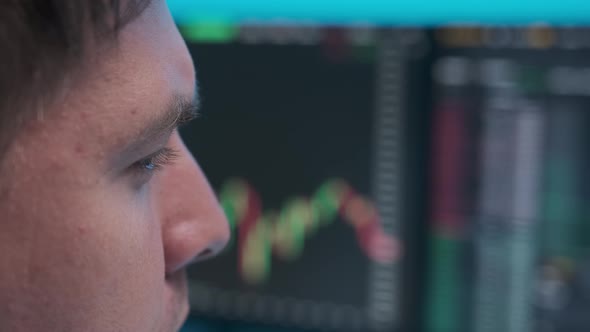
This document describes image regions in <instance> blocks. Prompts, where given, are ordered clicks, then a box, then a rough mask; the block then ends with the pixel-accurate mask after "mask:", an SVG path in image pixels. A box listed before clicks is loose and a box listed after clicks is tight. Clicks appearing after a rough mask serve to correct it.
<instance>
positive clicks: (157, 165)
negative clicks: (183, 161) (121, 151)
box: [132, 148, 179, 175]
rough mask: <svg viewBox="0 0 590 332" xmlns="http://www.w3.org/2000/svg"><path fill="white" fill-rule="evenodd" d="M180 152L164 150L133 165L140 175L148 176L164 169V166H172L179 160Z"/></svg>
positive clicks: (169, 149)
mask: <svg viewBox="0 0 590 332" xmlns="http://www.w3.org/2000/svg"><path fill="white" fill-rule="evenodd" d="M178 156H179V154H178V151H176V150H174V149H171V148H163V149H161V150H159V151H158V152H156V153H154V154H152V155H150V156H148V157H146V158H144V159H141V160H139V161H137V162H136V163H135V164H133V166H132V167H133V170H134V171H136V172H138V173H139V174H147V175H150V174H151V173H153V172H155V171H158V170H160V169H162V168H163V167H164V166H167V165H170V164H172V163H173V162H174V160H176V158H178Z"/></svg>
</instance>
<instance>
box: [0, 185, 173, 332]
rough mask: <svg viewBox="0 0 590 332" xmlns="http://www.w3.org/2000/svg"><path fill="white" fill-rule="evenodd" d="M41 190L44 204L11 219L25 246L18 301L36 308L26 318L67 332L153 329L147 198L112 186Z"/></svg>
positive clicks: (160, 266) (157, 298)
mask: <svg viewBox="0 0 590 332" xmlns="http://www.w3.org/2000/svg"><path fill="white" fill-rule="evenodd" d="M43 191H44V190H43V189H40V192H37V196H38V197H44V198H45V199H44V200H42V201H37V202H30V201H29V203H30V205H34V207H35V208H34V209H30V208H29V209H26V208H25V207H23V209H18V210H15V211H16V212H18V213H17V214H18V215H15V216H14V217H15V220H19V223H20V226H21V228H20V229H21V230H22V231H20V234H21V236H20V238H21V239H22V240H23V241H24V243H22V244H21V248H22V250H20V252H18V259H17V260H16V261H14V264H15V265H20V266H19V269H16V270H15V278H14V279H15V280H19V283H21V284H22V285H21V286H22V287H21V289H20V290H19V291H17V293H16V296H20V297H21V299H19V301H23V306H24V305H26V306H28V307H29V308H34V309H33V310H30V311H31V313H30V315H32V316H36V317H37V319H39V320H40V321H41V322H43V321H44V322H48V321H56V323H55V324H56V328H57V327H60V328H64V327H68V328H72V330H81V327H83V326H86V327H88V330H105V331H106V330H113V331H115V330H121V329H122V330H129V331H132V330H135V331H140V330H142V331H149V330H150V329H151V328H153V326H156V325H158V324H159V323H160V322H159V321H160V320H161V319H162V317H161V315H162V314H163V312H164V304H163V298H164V295H165V294H164V290H165V282H164V259H163V246H162V240H161V227H160V225H159V222H158V220H157V218H156V217H155V216H154V215H153V213H152V210H151V204H150V202H149V200H148V199H146V198H145V197H142V196H141V195H139V196H137V195H133V194H132V193H131V192H130V191H129V189H121V190H113V188H112V187H111V188H108V190H107V189H106V188H103V189H101V188H99V187H96V188H93V190H86V191H79V192H72V191H60V190H58V189H55V188H53V189H52V190H51V192H47V193H44V192H43ZM28 192H30V191H28ZM103 193H108V194H103ZM47 197H51V198H50V199H47ZM20 201H22V200H20ZM64 202H67V204H64ZM19 210H20V211H19ZM17 232H19V231H17V230H14V231H13V233H15V234H16V233H17ZM17 237H18V236H17ZM15 245H16V244H15ZM0 247H1V245H0ZM3 271H4V270H3ZM0 279H1V278H0ZM23 295H24V296H23ZM0 307H1V304H0ZM64 312H65V313H68V314H67V317H64V314H63V313H64ZM57 320H59V321H57ZM61 324H66V326H63V325H61ZM97 327H100V328H98V329H97ZM115 327H116V328H115Z"/></svg>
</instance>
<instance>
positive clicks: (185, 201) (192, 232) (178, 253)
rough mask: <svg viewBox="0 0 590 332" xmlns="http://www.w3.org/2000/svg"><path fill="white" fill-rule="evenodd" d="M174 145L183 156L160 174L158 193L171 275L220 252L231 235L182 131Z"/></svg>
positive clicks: (165, 253)
mask: <svg viewBox="0 0 590 332" xmlns="http://www.w3.org/2000/svg"><path fill="white" fill-rule="evenodd" d="M170 144H171V145H172V147H173V148H174V149H176V150H177V151H178V152H179V158H178V159H177V160H176V161H175V162H174V164H173V165H169V166H167V168H166V169H164V170H163V171H162V173H161V174H160V175H159V177H160V179H159V186H158V187H159V189H158V194H157V196H156V198H157V199H158V201H159V202H158V206H159V213H160V219H161V222H162V240H163V245H164V257H165V262H166V274H167V275H170V274H174V273H175V272H177V271H178V270H182V269H183V268H185V267H186V266H187V265H189V264H191V263H193V262H197V261H200V260H203V259H206V258H209V257H212V256H215V255H217V254H218V253H219V252H220V251H221V250H222V249H223V248H224V247H225V245H226V244H227V242H228V240H229V234H230V231H229V224H228V222H227V220H226V218H225V215H224V213H223V212H222V210H221V207H220V206H219V204H218V202H217V199H216V197H215V195H214V194H213V191H212V190H211V188H210V186H209V183H208V182H207V179H206V178H205V176H204V175H203V173H202V171H201V169H200V168H199V166H198V164H197V162H196V161H195V160H194V158H193V157H192V155H191V153H190V152H189V151H188V149H187V148H186V146H185V145H184V143H183V142H182V139H181V138H180V136H179V135H178V133H175V134H174V136H173V137H172V139H171V142H170Z"/></svg>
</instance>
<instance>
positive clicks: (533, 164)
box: [179, 21, 590, 332]
mask: <svg viewBox="0 0 590 332" xmlns="http://www.w3.org/2000/svg"><path fill="white" fill-rule="evenodd" d="M179 25H180V27H181V30H182V32H183V34H184V36H185V38H186V39H187V42H188V45H189V50H190V51H191V53H192V54H193V55H194V59H195V63H196V66H197V77H198V79H199V92H200V95H201V98H202V101H201V102H202V116H201V119H199V120H197V121H196V122H195V123H194V124H191V125H189V126H187V127H186V128H184V129H183V130H182V134H183V137H184V139H185V142H186V143H187V145H188V147H189V149H190V150H191V151H192V152H193V153H194V155H195V156H196V158H197V160H198V161H199V163H200V165H201V167H202V168H203V169H204V171H205V173H206V174H207V176H208V177H209V180H210V182H211V183H212V186H213V187H214V189H215V190H216V191H217V193H218V197H219V200H220V203H221V205H222V207H223V208H224V211H225V212H226V215H227V217H228V220H229V222H230V225H231V228H232V234H233V239H232V241H231V243H230V245H229V247H228V248H227V249H226V251H225V252H224V253H223V254H222V255H221V256H220V257H219V258H217V259H215V260H212V261H210V262H206V263H204V264H199V265H197V266H195V267H194V268H193V269H191V270H190V271H189V275H190V283H191V285H190V286H191V302H192V308H193V313H194V314H195V317H200V318H215V319H222V320H228V321H235V322H261V323H264V324H265V325H266V326H267V327H268V328H269V330H274V329H275V328H278V326H290V327H300V328H306V329H311V330H314V329H315V330H331V331H398V330H403V331H420V330H424V331H429V332H449V331H453V332H455V331H458V332H461V331H466V332H467V331H476V332H487V331H489V332H496V331H514V332H528V331H530V332H532V331H568V332H569V331H586V330H587V329H588V328H589V327H590V321H589V319H588V316H587V315H586V314H585V312H587V310H588V309H589V308H590V278H589V276H590V260H589V258H590V250H589V249H590V236H588V235H587V234H590V233H589V232H588V231H589V230H590V214H589V213H590V210H589V208H588V206H589V205H588V204H587V203H586V202H587V200H588V198H589V192H588V189H587V187H588V185H587V184H588V180H589V179H590V177H588V175H586V172H585V170H587V169H589V166H590V158H588V157H589V152H590V150H589V149H588V144H587V142H588V139H589V138H590V137H589V136H590V134H589V133H590V131H589V130H588V128H590V126H589V125H590V115H589V114H588V113H587V111H586V108H587V106H588V105H590V103H589V99H588V98H590V88H589V86H590V63H589V62H590V60H588V59H589V57H588V56H589V55H590V38H588V36H589V35H590V34H588V32H590V30H587V29H584V28H580V27H553V26H549V25H533V26H521V27H505V26H477V25H469V26H465V25H463V26H449V27H436V28H434V27H433V28H415V27H386V26H373V25H369V24H348V25H336V26H328V25H321V24H311V23H310V22H307V23H305V22H303V23H301V22H299V23H288V22H283V23H280V24H279V23H272V24H269V23H268V22H263V23H261V22H255V21H244V22H240V23H224V22H220V21H215V22H213V21H209V22H208V23H207V22H205V23H203V22H197V23H195V24H189V23H186V22H185V24H179ZM195 200H198V197H196V198H195ZM232 328H234V330H235V331H241V330H240V324H238V323H236V324H235V325H233V327H232ZM232 331H233V330H232Z"/></svg>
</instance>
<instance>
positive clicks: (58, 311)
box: [0, 1, 229, 332]
mask: <svg viewBox="0 0 590 332" xmlns="http://www.w3.org/2000/svg"><path fill="white" fill-rule="evenodd" d="M118 38H119V40H118V42H117V46H115V47H114V48H112V49H109V50H108V51H106V52H104V54H103V53H101V55H100V56H99V57H98V59H97V60H96V61H94V64H93V65H92V67H91V68H85V71H84V74H83V79H82V80H72V81H70V83H68V82H67V81H66V87H67V88H66V89H64V90H63V91H64V92H63V93H62V94H61V95H60V96H58V102H56V103H55V104H52V106H51V107H48V108H46V109H43V110H40V113H39V114H40V115H39V116H38V117H37V118H36V119H33V120H31V121H29V122H28V123H27V124H26V125H25V126H24V128H23V129H22V130H21V131H20V132H19V133H18V135H17V136H16V138H15V140H14V142H13V144H12V145H11V147H10V149H9V151H8V152H7V154H6V156H5V162H4V163H3V165H2V169H1V170H0V171H1V173H0V174H1V177H2V182H0V184H1V185H0V330H1V331H101V332H106V331H109V332H113V331H126V332H131V331H133V332H135V331H173V330H176V329H178V328H179V326H180V324H181V323H182V321H183V320H184V318H185V316H186V314H187V311H188V305H187V298H186V281H185V276H184V268H185V267H186V265H187V264H189V263H191V262H193V261H195V260H198V259H200V258H203V257H205V256H208V255H211V254H214V253H215V252H217V251H219V250H220V249H221V248H222V247H223V246H224V244H225V243H226V241H227V239H228V236H229V234H228V226H227V223H226V221H225V219H224V217H223V215H222V213H221V210H220V209H219V208H218V205H217V202H216V200H215V198H214V196H213V194H212V192H211V190H210V188H209V185H208V184H207V181H206V179H205V178H204V176H203V175H202V173H201V171H200V170H199V167H198V166H197V164H196V162H195V161H194V160H193V159H192V157H191V156H190V154H189V152H188V151H187V149H186V148H185V147H184V145H183V143H182V141H181V139H180V137H179V135H178V132H177V130H176V129H175V122H174V120H176V119H177V118H179V117H180V118H184V117H185V116H184V115H182V114H180V113H179V112H180V110H181V109H182V108H183V107H184V106H186V104H188V102H190V101H191V100H193V98H194V92H195V81H194V80H195V78H194V77H195V74H194V68H193V64H192V61H191V58H190V56H189V54H188V52H187V49H186V46H185V45H184V43H183V41H182V39H181V37H180V36H179V34H178V31H177V30H176V27H175V25H174V23H173V21H172V19H171V17H170V14H169V12H168V9H167V7H166V4H165V3H164V1H154V2H153V3H152V4H151V5H150V6H149V7H148V8H147V9H146V10H145V11H144V12H143V13H142V14H141V16H139V17H138V18H136V19H135V20H134V21H132V22H131V23H129V24H128V25H127V26H125V27H124V28H123V29H122V30H121V31H120V33H119V37H118ZM73 82H75V84H73ZM68 84H69V86H68ZM171 150H172V151H173V153H170V152H171Z"/></svg>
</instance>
